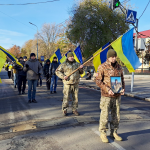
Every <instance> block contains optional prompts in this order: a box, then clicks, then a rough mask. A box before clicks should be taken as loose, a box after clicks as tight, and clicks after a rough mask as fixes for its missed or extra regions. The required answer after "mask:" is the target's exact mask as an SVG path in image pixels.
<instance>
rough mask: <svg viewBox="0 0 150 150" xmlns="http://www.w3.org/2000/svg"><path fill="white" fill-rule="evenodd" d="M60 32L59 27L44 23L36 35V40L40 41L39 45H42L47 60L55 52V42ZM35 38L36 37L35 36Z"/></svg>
mask: <svg viewBox="0 0 150 150" xmlns="http://www.w3.org/2000/svg"><path fill="white" fill-rule="evenodd" d="M61 31H62V26H61V25H55V24H49V23H45V24H43V26H42V29H41V31H40V32H39V33H38V38H39V39H40V40H41V44H42V43H43V49H44V54H46V56H47V57H48V58H50V56H51V55H52V54H53V53H54V52H55V51H56V42H57V40H58V39H59V36H60V34H61ZM35 36H36V37H37V34H36V35H35ZM41 49H42V48H41ZM39 52H40V51H39Z"/></svg>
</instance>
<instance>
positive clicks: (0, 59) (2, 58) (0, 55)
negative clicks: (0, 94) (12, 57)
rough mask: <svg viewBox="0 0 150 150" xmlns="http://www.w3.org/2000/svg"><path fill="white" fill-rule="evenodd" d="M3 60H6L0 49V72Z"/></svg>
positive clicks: (0, 81)
mask: <svg viewBox="0 0 150 150" xmlns="http://www.w3.org/2000/svg"><path fill="white" fill-rule="evenodd" d="M5 62H6V54H5V53H4V52H2V51H0V72H1V70H2V68H3V66H4V64H5ZM0 83H2V80H1V78H0Z"/></svg>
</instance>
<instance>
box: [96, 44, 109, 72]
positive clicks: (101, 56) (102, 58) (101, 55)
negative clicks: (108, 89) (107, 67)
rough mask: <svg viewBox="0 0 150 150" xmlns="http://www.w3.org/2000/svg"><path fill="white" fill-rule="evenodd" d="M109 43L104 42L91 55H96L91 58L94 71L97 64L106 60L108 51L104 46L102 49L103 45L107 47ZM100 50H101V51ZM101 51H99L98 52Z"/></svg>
mask: <svg viewBox="0 0 150 150" xmlns="http://www.w3.org/2000/svg"><path fill="white" fill-rule="evenodd" d="M109 44H110V42H109V43H107V44H105V45H104V46H103V47H102V48H100V49H99V50H98V51H96V52H95V53H94V54H93V56H95V55H97V54H98V53H99V54H98V55H97V56H96V57H94V59H93V65H94V68H95V71H96V72H97V69H98V66H99V65H101V64H102V63H104V62H105V61H106V60H107V52H108V48H106V49H105V50H104V51H102V50H103V49H104V48H105V47H107V46H108V45H109ZM101 51H102V52H101ZM100 52H101V53H100Z"/></svg>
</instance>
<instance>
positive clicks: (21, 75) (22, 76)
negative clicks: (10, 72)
mask: <svg viewBox="0 0 150 150" xmlns="http://www.w3.org/2000/svg"><path fill="white" fill-rule="evenodd" d="M19 62H20V63H21V64H22V66H23V67H24V64H25V62H24V61H23V58H22V57H20V58H19ZM15 69H16V70H17V72H18V82H17V87H18V92H19V93H18V95H21V91H22V94H25V88H26V72H24V71H23V68H22V67H21V66H19V65H17V64H16V66H15ZM21 88H22V89H21Z"/></svg>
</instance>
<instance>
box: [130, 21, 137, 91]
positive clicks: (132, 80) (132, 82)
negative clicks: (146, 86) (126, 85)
mask: <svg viewBox="0 0 150 150" xmlns="http://www.w3.org/2000/svg"><path fill="white" fill-rule="evenodd" d="M135 31H136V36H135V44H136V45H135V50H136V51H137V50H138V19H136V26H135ZM133 85H134V72H132V79H131V92H133Z"/></svg>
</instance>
